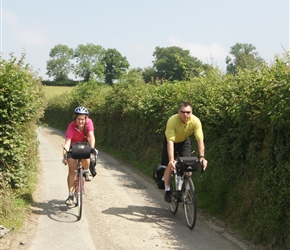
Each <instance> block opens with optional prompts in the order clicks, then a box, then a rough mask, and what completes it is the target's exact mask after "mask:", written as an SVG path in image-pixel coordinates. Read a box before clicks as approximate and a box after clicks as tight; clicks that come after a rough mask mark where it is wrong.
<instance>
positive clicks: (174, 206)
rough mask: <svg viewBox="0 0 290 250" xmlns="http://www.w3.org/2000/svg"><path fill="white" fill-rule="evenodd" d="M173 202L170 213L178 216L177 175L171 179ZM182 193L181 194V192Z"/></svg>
mask: <svg viewBox="0 0 290 250" xmlns="http://www.w3.org/2000/svg"><path fill="white" fill-rule="evenodd" d="M171 179H172V180H171V202H170V204H169V206H170V211H171V212H172V213H173V214H176V212H177V210H178V200H179V199H178V191H177V190H176V182H175V175H173V177H172V178H171ZM179 193H180V192H179Z"/></svg>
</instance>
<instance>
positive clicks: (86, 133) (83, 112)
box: [63, 106, 95, 206]
mask: <svg viewBox="0 0 290 250" xmlns="http://www.w3.org/2000/svg"><path fill="white" fill-rule="evenodd" d="M74 113H75V120H74V121H72V122H71V123H70V124H69V125H68V127H67V130H66V134H65V137H66V138H65V144H64V148H65V149H66V150H67V151H69V149H70V147H71V145H72V144H73V143H75V142H83V141H88V142H89V143H90V145H91V151H92V153H94V150H95V135H94V124H93V122H92V120H91V119H90V118H89V117H88V115H89V111H88V110H87V109H86V108H85V107H82V106H81V107H77V108H76V109H75V112H74ZM63 164H65V165H67V164H68V176H67V186H68V191H69V196H68V198H67V199H66V201H65V203H66V204H67V205H68V206H71V205H73V204H74V203H73V185H74V177H75V172H74V170H75V169H76V165H77V160H75V159H73V158H72V156H71V153H66V152H64V157H63ZM82 165H83V168H84V176H85V180H86V181H91V180H92V176H91V174H90V170H89V166H90V159H82Z"/></svg>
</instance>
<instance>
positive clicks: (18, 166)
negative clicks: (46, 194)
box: [0, 56, 45, 189]
mask: <svg viewBox="0 0 290 250" xmlns="http://www.w3.org/2000/svg"><path fill="white" fill-rule="evenodd" d="M23 60H24V56H23V57H22V58H21V59H20V60H19V61H18V62H17V59H16V58H14V57H11V59H10V60H9V61H5V60H3V59H1V60H0V66H1V67H0V69H1V70H0V79H1V82H0V106H1V107H2V108H1V110H0V145H1V146H0V172H1V173H2V176H3V178H4V180H5V185H7V186H9V187H11V188H13V189H16V188H21V187H25V186H26V185H27V180H28V175H29V172H30V170H32V169H35V167H36V166H35V161H36V159H37V155H38V151H37V147H38V145H37V138H36V132H35V125H36V122H37V120H38V119H39V117H41V115H42V114H43V109H44V105H45V104H44V102H43V100H44V96H43V93H42V85H41V82H40V79H38V78H36V77H35V75H34V74H33V73H31V71H30V69H29V65H26V66H23Z"/></svg>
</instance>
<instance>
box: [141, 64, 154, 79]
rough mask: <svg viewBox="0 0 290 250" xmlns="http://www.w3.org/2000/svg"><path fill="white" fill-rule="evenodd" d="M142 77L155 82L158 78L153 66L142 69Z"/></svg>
mask: <svg viewBox="0 0 290 250" xmlns="http://www.w3.org/2000/svg"><path fill="white" fill-rule="evenodd" d="M142 77H143V80H144V82H145V83H154V82H155V79H156V72H155V70H154V68H153V67H146V68H145V69H143V70H142Z"/></svg>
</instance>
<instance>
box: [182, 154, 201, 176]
mask: <svg viewBox="0 0 290 250" xmlns="http://www.w3.org/2000/svg"><path fill="white" fill-rule="evenodd" d="M177 161H178V162H177V164H178V166H179V168H180V169H181V171H183V172H195V171H197V170H198V168H199V167H200V166H201V165H200V161H199V159H198V158H197V157H196V156H189V157H178V159H177Z"/></svg>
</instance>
